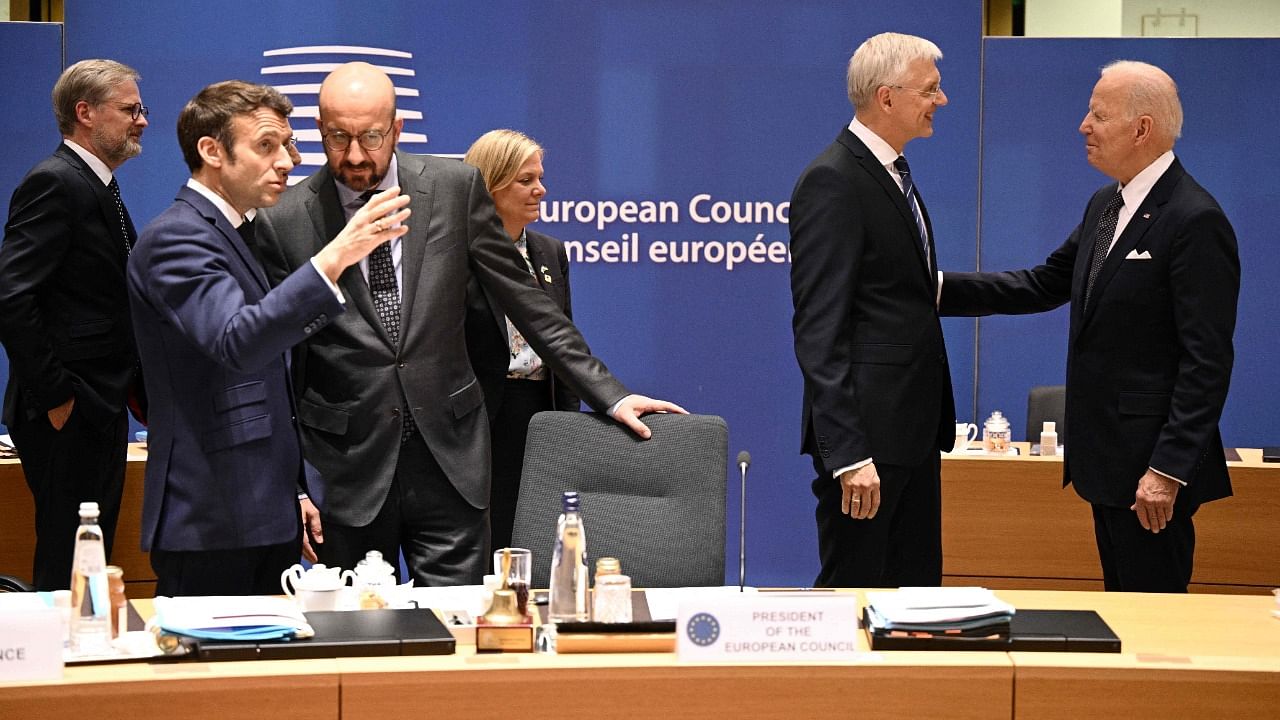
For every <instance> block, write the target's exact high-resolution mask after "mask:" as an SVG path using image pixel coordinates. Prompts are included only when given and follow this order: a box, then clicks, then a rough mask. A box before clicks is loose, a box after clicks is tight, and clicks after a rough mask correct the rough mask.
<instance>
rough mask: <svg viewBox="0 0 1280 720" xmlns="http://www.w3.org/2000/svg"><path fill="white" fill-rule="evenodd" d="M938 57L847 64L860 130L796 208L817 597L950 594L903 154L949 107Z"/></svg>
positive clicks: (938, 351) (888, 37)
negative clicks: (929, 588) (886, 591)
mask: <svg viewBox="0 0 1280 720" xmlns="http://www.w3.org/2000/svg"><path fill="white" fill-rule="evenodd" d="M941 57H942V53H941V51H939V50H938V48H937V46H936V45H934V44H933V43H931V42H929V41H928V40H925V39H923V38H918V37H913V36H910V35H900V34H897V33H883V34H881V35H876V36H875V37H872V38H870V39H868V40H867V41H866V42H864V43H863V44H862V46H861V47H859V48H858V50H857V51H856V52H855V53H854V54H853V57H852V58H851V59H850V61H849V72H848V89H849V99H850V100H851V101H852V102H853V106H854V109H855V115H854V119H853V121H852V122H851V123H850V124H849V126H848V127H847V128H845V129H844V130H842V131H841V132H840V135H839V136H838V137H837V138H836V140H835V142H833V143H832V144H831V145H830V146H829V147H827V149H826V150H824V151H823V152H822V154H821V155H819V156H818V157H817V159H815V160H814V161H813V162H812V163H810V164H809V167H808V168H806V169H805V171H804V173H803V174H802V175H801V176H800V179H799V181H797V183H796V187H795V190H794V192H793V193H792V195H791V222H790V228H791V255H792V265H791V297H792V301H793V303H794V306H795V315H794V318H793V321H792V327H793V330H794V335H795V350H796V359H797V360H798V361H799V363H800V370H801V372H802V374H803V376H804V407H803V419H802V435H803V438H802V441H801V442H802V446H801V447H802V450H803V451H804V452H806V453H808V454H810V455H811V456H812V457H813V465H814V469H815V470H816V471H817V474H818V477H817V479H816V480H814V481H813V493H814V495H816V496H817V498H818V508H817V521H818V551H819V554H820V556H821V561H822V569H821V571H820V573H819V575H818V578H817V581H816V584H818V585H822V586H845V587H884V586H899V585H938V584H941V582H942V539H941V537H942V533H941V523H942V516H941V488H940V480H939V473H940V456H939V451H940V450H942V449H949V448H950V447H951V444H952V441H953V439H954V437H955V435H954V426H953V423H954V421H955V404H954V400H953V399H952V396H951V376H950V373H949V371H948V367H947V350H946V346H945V344H944V343H943V337H942V326H941V323H940V322H939V321H938V315H937V312H936V310H935V297H936V292H937V286H936V280H935V274H934V270H935V268H936V264H935V262H934V243H933V226H932V225H931V224H930V222H929V214H928V212H927V211H926V210H925V205H924V201H923V199H922V198H921V196H920V191H919V189H918V188H916V187H915V183H914V182H913V178H912V176H911V173H910V169H909V167H908V166H907V162H906V158H905V157H903V155H902V152H903V148H904V147H905V146H906V144H907V143H908V142H909V141H911V140H913V139H915V138H920V137H929V136H930V135H932V134H933V114H934V112H935V111H936V110H937V109H938V108H939V107H941V106H943V105H945V104H946V103H947V96H946V93H944V92H943V91H942V85H941V82H942V79H941V75H940V74H939V72H938V68H937V65H936V61H937V60H938V59H940V58H941Z"/></svg>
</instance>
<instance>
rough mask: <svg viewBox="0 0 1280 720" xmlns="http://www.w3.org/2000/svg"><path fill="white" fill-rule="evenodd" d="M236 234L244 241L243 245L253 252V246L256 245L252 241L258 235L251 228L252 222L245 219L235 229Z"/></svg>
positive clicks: (252, 227)
mask: <svg viewBox="0 0 1280 720" xmlns="http://www.w3.org/2000/svg"><path fill="white" fill-rule="evenodd" d="M236 232H238V233H240V239H241V240H244V244H245V245H248V246H249V250H251V251H253V250H254V245H255V244H256V243H255V242H254V240H255V239H256V238H257V237H258V233H257V231H256V230H255V229H254V226H253V221H252V220H250V219H249V218H245V219H244V222H242V223H240V227H237V228H236ZM255 252H256V251H255Z"/></svg>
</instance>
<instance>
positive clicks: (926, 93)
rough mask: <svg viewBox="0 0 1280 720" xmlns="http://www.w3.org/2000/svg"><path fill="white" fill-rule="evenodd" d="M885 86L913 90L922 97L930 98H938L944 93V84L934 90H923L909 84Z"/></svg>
mask: <svg viewBox="0 0 1280 720" xmlns="http://www.w3.org/2000/svg"><path fill="white" fill-rule="evenodd" d="M885 87H890V88H893V89H895V90H910V91H911V92H913V93H915V94H917V95H919V96H920V97H922V98H928V99H930V100H934V99H936V98H937V97H938V96H939V95H941V94H942V86H941V85H939V86H938V87H937V88H936V89H934V90H921V89H919V88H913V87H907V86H905V85H885Z"/></svg>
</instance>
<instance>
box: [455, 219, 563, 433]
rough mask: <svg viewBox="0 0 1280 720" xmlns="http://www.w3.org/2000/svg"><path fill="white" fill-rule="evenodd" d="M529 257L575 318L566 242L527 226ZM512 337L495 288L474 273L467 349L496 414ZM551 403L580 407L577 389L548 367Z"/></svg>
mask: <svg viewBox="0 0 1280 720" xmlns="http://www.w3.org/2000/svg"><path fill="white" fill-rule="evenodd" d="M525 240H526V242H527V243H528V250H529V263H530V264H531V265H533V269H534V274H535V276H536V279H537V281H538V285H539V286H541V287H542V290H543V291H544V292H546V293H547V295H548V296H549V297H550V298H551V300H552V301H553V302H555V304H556V307H559V308H560V309H561V310H562V311H564V314H565V317H567V318H569V319H570V320H572V319H573V302H572V300H571V298H570V292H569V256H568V254H566V253H565V250H564V243H562V242H560V241H559V240H557V239H555V238H553V237H551V236H550V235H543V234H542V233H540V232H535V231H533V230H529V229H526V230H525ZM510 352H511V340H510V338H509V337H508V336H507V316H506V313H504V312H503V311H502V308H501V307H500V306H499V305H498V303H497V300H495V299H494V298H493V297H492V293H490V292H487V291H486V290H485V289H484V287H483V286H482V285H481V284H480V282H479V281H478V280H476V279H475V278H472V282H471V287H469V288H468V290H467V353H468V354H469V355H470V356H471V364H472V366H473V367H474V368H475V371H476V377H477V378H479V379H480V385H481V387H483V388H484V400H485V407H486V408H487V409H488V411H489V417H490V418H492V417H494V416H495V415H496V414H497V412H498V409H499V408H501V407H502V391H503V387H504V385H505V383H506V378H507V369H508V368H509V367H510V365H511V355H510ZM550 379H551V385H550V388H551V389H550V392H551V408H552V409H553V410H569V411H573V412H577V411H578V410H579V408H580V407H581V401H580V400H579V399H578V395H577V394H576V393H574V392H573V388H571V387H570V386H569V384H568V383H566V382H564V381H563V380H561V379H560V378H558V377H556V375H555V373H550Z"/></svg>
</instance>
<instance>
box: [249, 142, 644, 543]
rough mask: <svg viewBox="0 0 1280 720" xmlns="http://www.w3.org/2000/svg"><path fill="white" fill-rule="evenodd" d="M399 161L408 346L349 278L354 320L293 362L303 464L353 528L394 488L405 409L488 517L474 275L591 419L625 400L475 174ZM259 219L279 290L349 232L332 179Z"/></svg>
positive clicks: (357, 278)
mask: <svg viewBox="0 0 1280 720" xmlns="http://www.w3.org/2000/svg"><path fill="white" fill-rule="evenodd" d="M396 157H397V163H398V166H399V174H400V177H399V183H400V188H401V190H402V192H404V193H406V194H408V195H409V196H410V197H411V198H412V199H411V200H410V204H409V207H410V208H411V210H412V215H411V217H410V218H409V220H408V223H407V224H408V225H409V228H410V229H409V232H408V233H407V234H406V235H405V236H404V238H403V243H404V244H403V256H402V261H401V263H402V265H401V269H402V278H403V288H402V293H401V294H402V297H403V302H402V304H401V319H400V346H399V347H398V348H397V347H395V346H393V345H392V343H391V339H390V337H389V336H388V335H387V333H386V331H385V330H384V329H383V327H382V324H381V322H380V321H379V320H378V315H377V312H376V311H375V310H374V306H373V298H372V295H371V293H370V291H369V287H368V284H367V283H366V282H365V280H364V277H363V275H362V274H361V273H360V269H359V267H357V266H354V265H353V266H352V267H350V268H348V269H347V271H346V272H345V273H344V274H343V275H342V277H341V278H340V281H339V286H340V287H341V289H342V292H343V294H344V295H345V296H346V302H347V305H348V307H349V308H350V309H351V310H354V311H349V312H347V313H345V314H344V315H342V316H341V317H339V318H338V319H337V320H336V321H335V322H334V323H333V324H332V325H330V326H328V327H327V328H325V329H324V330H323V331H321V332H319V333H316V334H315V335H314V336H313V337H311V338H310V339H309V340H308V341H307V342H305V343H303V344H302V345H300V346H298V348H297V349H296V350H295V362H294V381H295V387H296V390H297V393H298V420H299V423H300V425H301V427H302V436H303V445H304V454H305V456H306V458H307V460H308V461H309V462H310V463H311V464H312V465H313V466H314V467H315V468H316V469H317V470H318V471H319V474H320V478H319V480H320V482H321V483H322V484H323V488H324V501H323V504H322V506H321V510H322V511H323V512H324V513H325V515H326V516H328V517H332V518H334V519H335V520H336V521H337V522H339V523H342V524H344V525H353V526H363V525H365V524H367V523H369V522H370V521H371V520H372V519H373V517H374V516H375V515H376V514H377V512H378V509H379V508H380V507H381V506H382V502H383V500H384V499H385V497H386V494H387V492H388V490H389V489H390V487H391V481H392V477H393V475H394V473H395V468H396V461H397V457H398V455H399V442H400V440H399V438H400V426H401V420H400V412H401V406H402V399H401V398H402V397H403V398H404V399H407V401H408V405H409V408H410V411H411V412H412V413H413V417H414V421H415V422H416V424H417V426H418V428H419V430H420V431H421V433H422V436H423V438H424V439H425V441H426V443H427V446H428V447H429V448H430V450H431V453H432V455H433V456H434V457H435V459H436V461H437V462H438V463H439V464H440V467H441V469H442V470H443V471H444V473H445V475H446V476H447V477H448V478H449V480H450V482H452V483H453V485H454V487H455V488H457V490H458V492H459V493H460V494H461V495H462V496H463V497H464V498H466V500H467V502H469V503H470V504H471V505H473V506H474V507H477V508H483V507H487V506H488V503H489V484H490V457H489V427H488V418H487V416H486V413H485V412H484V396H483V393H482V392H481V388H480V384H479V382H478V381H477V380H476V376H475V373H474V371H473V370H472V366H471V362H470V360H469V359H468V355H467V347H466V339H465V331H464V327H465V316H466V293H467V285H468V282H469V281H470V280H471V278H472V277H473V276H474V277H475V278H477V279H478V280H479V281H480V283H481V284H482V285H483V286H484V287H485V289H486V290H488V291H490V292H491V293H493V296H494V297H495V298H496V299H497V300H498V302H499V303H500V304H501V306H502V307H503V308H504V309H505V310H506V311H507V312H508V314H509V315H510V316H511V319H512V322H514V323H515V325H516V327H518V328H519V329H520V331H521V333H522V334H524V336H525V337H526V338H527V339H528V340H529V342H530V344H532V345H533V347H534V349H535V350H536V351H537V352H538V354H539V355H540V356H541V357H542V358H543V359H544V360H545V361H546V362H547V364H548V365H549V366H551V368H552V369H553V371H554V372H556V374H558V375H559V376H560V377H562V378H564V379H565V380H567V381H568V382H569V383H570V384H571V385H572V386H573V387H574V389H575V390H577V391H578V393H579V394H580V395H581V396H582V397H583V398H584V399H585V400H586V401H587V402H588V403H589V404H590V405H591V406H592V407H593V408H596V409H597V410H605V409H607V408H608V407H609V406H611V405H612V404H614V403H615V402H617V401H618V400H620V399H621V398H622V397H624V396H625V395H626V394H627V390H626V388H625V387H623V385H622V384H621V383H620V382H618V381H617V380H616V379H614V377H613V376H612V375H611V374H609V371H608V369H606V368H605V366H604V364H603V363H601V362H600V361H599V360H597V359H596V358H594V357H592V356H591V353H590V351H589V349H588V348H587V344H586V342H585V341H584V340H583V339H582V335H581V334H580V333H579V332H578V330H577V329H576V328H575V327H574V326H573V323H572V322H570V321H569V319H568V318H566V317H565V315H564V313H563V312H561V311H560V309H559V308H557V307H556V305H555V303H554V302H553V301H552V300H551V299H550V298H549V297H547V294H546V293H545V292H543V291H542V290H541V289H540V288H539V287H538V286H537V284H536V283H535V282H534V281H533V279H532V278H531V277H529V272H528V270H527V269H526V267H525V264H524V260H523V259H522V258H521V257H520V254H519V253H518V252H517V251H516V249H515V246H514V244H513V243H512V242H511V240H510V239H509V238H507V236H506V234H505V233H504V232H503V231H502V225H501V223H500V222H499V220H498V218H497V215H496V214H495V212H494V208H493V200H492V199H491V198H490V197H489V194H488V192H487V191H486V190H485V188H484V182H483V180H482V179H481V177H480V174H479V172H478V171H477V170H476V169H475V168H473V167H471V166H469V165H465V164H463V163H460V162H457V161H453V160H445V159H440V158H434V157H423V156H415V155H407V154H404V153H397V155H396ZM259 218H260V220H259V223H258V224H259V230H258V233H259V234H258V237H259V245H260V247H259V250H260V251H261V253H262V256H263V261H264V264H265V265H266V267H267V274H268V277H269V278H270V280H271V282H272V284H275V283H278V282H280V281H281V280H282V279H283V278H285V277H287V276H288V274H289V273H290V272H291V271H292V270H293V269H294V268H297V267H298V266H299V265H301V264H302V263H305V262H308V261H309V259H310V258H311V256H312V255H314V254H315V253H316V252H317V251H319V250H320V249H321V248H322V247H324V245H325V244H326V243H328V242H329V241H330V240H331V239H332V238H333V237H334V236H336V235H337V234H338V233H339V232H340V231H341V229H342V227H343V226H344V224H345V219H344V215H343V212H342V208H341V206H340V204H339V201H338V193H337V187H336V185H335V180H334V178H333V176H332V174H331V173H330V172H329V170H328V168H322V169H321V170H320V171H319V172H317V173H316V174H315V175H314V176H312V177H311V178H310V179H308V180H307V181H306V182H304V183H301V184H299V185H298V186H296V187H294V188H293V189H291V190H290V191H289V192H287V193H285V195H284V197H283V198H282V200H281V202H280V204H279V205H277V206H276V207H274V208H271V209H270V210H267V211H265V212H264V213H262V214H261V215H260V216H259Z"/></svg>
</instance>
